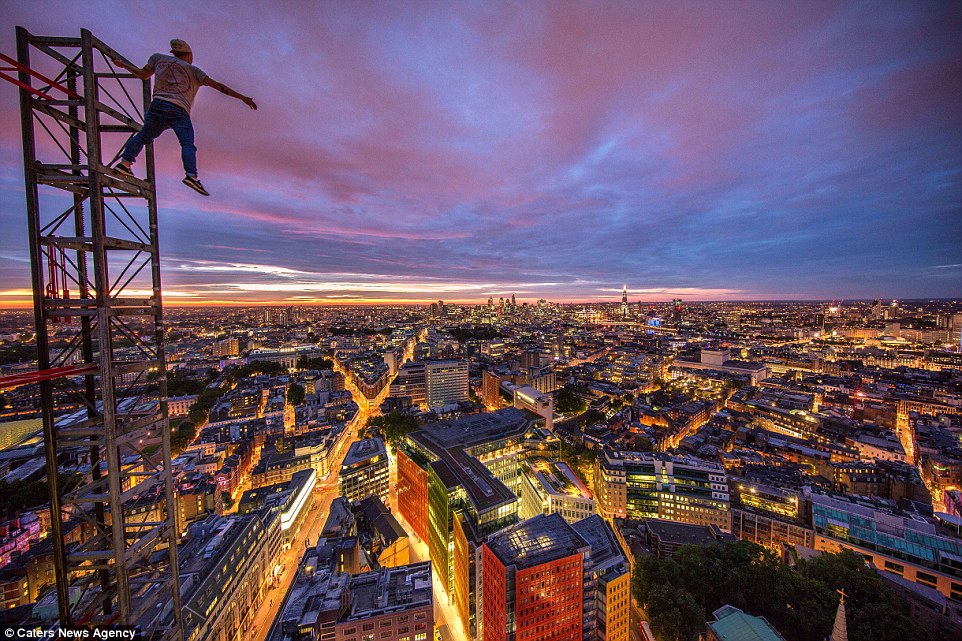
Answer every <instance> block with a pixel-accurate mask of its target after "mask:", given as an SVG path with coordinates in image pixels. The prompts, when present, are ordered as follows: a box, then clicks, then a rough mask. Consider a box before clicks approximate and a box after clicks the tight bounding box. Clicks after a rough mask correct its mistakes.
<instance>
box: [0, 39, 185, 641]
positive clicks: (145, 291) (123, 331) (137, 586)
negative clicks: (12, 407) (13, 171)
mask: <svg viewBox="0 0 962 641" xmlns="http://www.w3.org/2000/svg"><path fill="white" fill-rule="evenodd" d="M118 58H122V57H121V56H120V55H118V54H117V53H116V52H114V51H113V50H112V49H110V48H109V47H107V45H105V44H104V43H103V42H101V41H100V40H98V39H97V38H95V37H94V36H93V35H92V34H91V33H90V32H89V31H87V30H82V31H81V32H80V37H79V38H61V37H44V36H35V35H32V34H30V33H28V32H27V30H26V29H24V28H22V27H18V28H17V63H18V64H17V69H18V80H19V81H14V82H15V83H16V84H17V85H19V86H20V114H21V122H22V127H23V157H24V175H25V183H26V194H27V198H26V202H27V217H28V225H29V234H30V262H31V274H32V279H33V296H34V314H35V321H36V328H37V347H38V367H39V369H40V370H42V373H43V371H48V370H49V371H51V372H54V373H56V374H57V375H56V377H54V376H52V375H51V376H48V377H45V378H46V380H42V381H41V382H40V394H41V404H42V412H43V427H44V440H45V447H46V469H47V478H48V481H49V487H50V496H51V502H50V508H51V529H52V535H53V536H52V538H53V544H54V560H55V567H56V587H57V597H58V604H59V613H60V623H61V624H65V625H71V624H74V625H76V624H95V623H100V624H109V623H114V624H131V625H139V626H141V629H142V630H143V631H144V632H145V633H147V635H148V637H147V638H158V639H161V638H163V639H181V638H182V637H183V629H182V619H181V603H180V582H179V578H178V572H177V532H178V530H177V527H176V523H175V520H176V503H175V496H174V485H173V479H172V476H171V467H170V429H169V425H168V419H167V379H166V362H165V358H164V324H163V316H162V304H161V283H160V252H159V244H158V233H157V194H156V190H155V187H154V158H153V149H152V148H151V146H148V147H147V149H146V150H145V155H144V160H145V162H144V166H145V167H146V178H145V179H143V180H140V179H136V178H125V177H123V176H121V175H120V174H117V173H115V172H114V171H113V170H112V169H110V166H111V165H112V164H113V162H114V160H116V158H117V157H116V156H115V157H113V159H112V158H111V155H112V154H118V155H119V152H120V150H121V149H122V146H123V144H124V142H125V141H126V140H127V138H128V137H129V136H130V135H131V134H132V133H134V132H136V131H138V130H139V129H140V127H141V123H142V122H143V113H144V111H145V110H146V107H147V105H148V104H149V103H150V83H149V81H146V80H141V79H140V78H137V77H136V76H134V75H132V74H129V73H126V72H124V71H122V70H118V69H115V68H114V67H113V65H112V63H111V62H110V60H111V59H118ZM7 79H9V80H13V79H12V78H10V77H7ZM38 79H39V80H38ZM71 293H72V295H71ZM61 368H62V369H61ZM78 408H79V409H78ZM67 410H77V411H75V412H74V413H73V414H71V415H70V417H69V418H66V419H65V418H63V415H64V413H65V412H66V411H67ZM58 416H59V417H60V418H58ZM78 464H80V465H89V470H90V471H89V474H87V475H86V478H84V479H83V480H82V481H81V482H80V485H79V486H77V487H74V484H75V483H76V480H74V481H72V482H70V483H68V482H67V481H66V479H63V478H61V475H60V474H58V473H55V472H57V471H58V469H59V470H60V471H63V470H64V469H65V468H68V467H69V468H71V469H76V467H77V465H78Z"/></svg>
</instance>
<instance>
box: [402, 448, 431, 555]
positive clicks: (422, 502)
mask: <svg viewBox="0 0 962 641" xmlns="http://www.w3.org/2000/svg"><path fill="white" fill-rule="evenodd" d="M397 505H398V512H400V513H401V516H403V517H404V520H406V521H407V522H408V523H409V524H410V525H411V529H412V530H414V533H415V534H416V535H417V537H418V538H419V539H421V540H422V541H424V542H427V540H428V473H427V470H425V469H423V468H422V467H421V466H420V465H418V464H417V463H415V462H414V461H413V460H412V459H411V457H410V456H408V454H407V453H405V451H404V450H403V449H398V450H397Z"/></svg>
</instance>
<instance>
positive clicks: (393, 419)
mask: <svg viewBox="0 0 962 641" xmlns="http://www.w3.org/2000/svg"><path fill="white" fill-rule="evenodd" d="M367 427H368V428H372V427H374V428H377V429H379V430H380V431H381V434H383V435H384V440H385V441H387V444H388V445H390V446H391V448H392V449H394V448H397V446H398V445H400V444H401V440H402V439H403V438H404V436H405V435H406V434H407V433H408V432H413V431H414V430H416V429H418V427H419V426H418V421H417V419H416V418H414V417H413V416H411V415H410V414H402V413H401V412H399V411H397V410H395V411H393V412H390V413H389V414H384V415H383V416H372V417H371V418H369V419H367Z"/></svg>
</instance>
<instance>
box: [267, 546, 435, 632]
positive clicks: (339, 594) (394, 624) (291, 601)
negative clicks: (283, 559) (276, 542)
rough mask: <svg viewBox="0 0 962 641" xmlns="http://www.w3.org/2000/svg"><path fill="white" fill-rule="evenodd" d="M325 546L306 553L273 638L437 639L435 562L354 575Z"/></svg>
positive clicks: (274, 630)
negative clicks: (338, 568) (335, 563)
mask: <svg viewBox="0 0 962 641" xmlns="http://www.w3.org/2000/svg"><path fill="white" fill-rule="evenodd" d="M325 547H326V546H325V545H324V544H318V546H317V547H316V548H312V549H310V550H308V551H307V552H306V553H305V555H304V558H303V559H302V560H301V564H300V567H299V568H298V576H297V578H296V580H295V582H294V585H293V587H292V588H291V592H290V596H289V597H288V599H287V602H286V603H285V606H284V610H283V612H281V613H280V615H279V616H278V620H277V624H276V625H275V626H274V628H273V633H272V634H271V635H270V636H269V637H268V639H269V641H302V640H304V639H330V640H331V641H370V640H377V641H433V635H434V596H433V593H432V580H431V564H430V563H428V562H424V563H414V564H411V565H402V566H398V567H392V568H381V569H380V570H376V571H373V572H365V573H363V574H355V575H350V574H346V573H341V572H337V571H336V569H335V568H334V567H332V564H331V563H330V560H331V559H330V558H329V556H328V554H326V550H325Z"/></svg>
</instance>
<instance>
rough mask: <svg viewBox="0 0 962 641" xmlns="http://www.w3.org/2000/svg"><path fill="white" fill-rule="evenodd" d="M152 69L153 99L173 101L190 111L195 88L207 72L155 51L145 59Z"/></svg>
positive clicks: (202, 81)
mask: <svg viewBox="0 0 962 641" xmlns="http://www.w3.org/2000/svg"><path fill="white" fill-rule="evenodd" d="M147 66H149V67H152V68H153V70H154V99H156V100H164V101H166V102H170V103H173V104H175V105H177V106H178V107H180V108H181V109H183V110H184V111H186V112H188V113H190V108H191V107H192V106H193V104H194V96H195V95H196V94H197V90H198V89H200V87H201V85H203V84H204V80H206V79H207V74H206V73H204V72H203V71H202V70H201V69H200V67H195V66H194V65H192V64H188V63H187V62H185V61H183V60H181V59H180V58H177V57H175V56H168V55H166V54H163V53H155V54H154V55H152V56H151V57H150V59H149V60H148V61H147Z"/></svg>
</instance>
